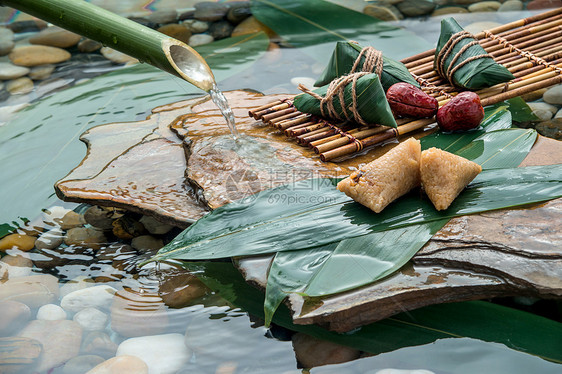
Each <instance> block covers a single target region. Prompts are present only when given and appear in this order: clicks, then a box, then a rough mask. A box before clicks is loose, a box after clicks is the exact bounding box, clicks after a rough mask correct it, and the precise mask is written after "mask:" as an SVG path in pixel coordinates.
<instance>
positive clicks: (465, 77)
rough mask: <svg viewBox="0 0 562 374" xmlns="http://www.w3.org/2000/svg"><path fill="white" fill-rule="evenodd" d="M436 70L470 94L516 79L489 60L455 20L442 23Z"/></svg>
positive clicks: (490, 58) (436, 55) (436, 54)
mask: <svg viewBox="0 0 562 374" xmlns="http://www.w3.org/2000/svg"><path fill="white" fill-rule="evenodd" d="M434 68H435V70H436V71H437V73H438V74H439V75H440V76H441V77H443V78H445V79H447V80H448V81H449V82H450V83H451V84H453V85H455V86H458V87H463V88H466V89H469V90H477V89H480V88H484V87H490V86H493V85H495V84H497V83H502V82H507V81H509V80H511V79H514V78H515V77H514V76H513V74H511V73H510V72H509V70H507V68H505V67H504V66H503V65H500V64H498V63H497V62H496V61H494V59H493V58H492V56H490V55H489V54H488V53H486V51H485V50H484V48H482V46H480V44H479V43H478V41H477V40H476V39H475V38H474V36H473V35H472V34H470V33H469V32H467V31H465V30H463V28H462V27H460V26H459V24H458V23H457V22H456V21H455V20H454V19H453V18H446V19H443V20H442V21H441V35H440V36H439V42H438V43H437V48H436V49H435V64H434Z"/></svg>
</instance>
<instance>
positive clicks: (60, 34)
mask: <svg viewBox="0 0 562 374" xmlns="http://www.w3.org/2000/svg"><path fill="white" fill-rule="evenodd" d="M80 38H81V37H80V35H78V34H75V33H73V32H70V31H68V30H65V29H61V28H60V27H56V26H53V27H49V28H47V29H45V30H41V31H40V32H39V33H37V34H35V35H33V36H32V37H31V38H29V42H30V43H31V44H39V45H47V46H50V47H58V48H70V47H73V46H75V45H76V44H78V42H79V41H80Z"/></svg>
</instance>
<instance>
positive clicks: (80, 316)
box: [72, 308, 108, 331]
mask: <svg viewBox="0 0 562 374" xmlns="http://www.w3.org/2000/svg"><path fill="white" fill-rule="evenodd" d="M72 319H73V320H74V322H77V323H78V324H79V325H80V326H81V327H82V329H83V330H85V331H96V330H103V329H105V326H106V325H107V321H108V316H107V314H105V313H104V312H102V311H100V310H99V309H96V308H85V309H82V310H81V311H79V312H78V313H76V314H75V315H74V317H73V318H72Z"/></svg>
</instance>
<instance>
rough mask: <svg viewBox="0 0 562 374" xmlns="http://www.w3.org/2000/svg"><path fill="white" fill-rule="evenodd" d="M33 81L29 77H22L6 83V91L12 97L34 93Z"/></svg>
mask: <svg viewBox="0 0 562 374" xmlns="http://www.w3.org/2000/svg"><path fill="white" fill-rule="evenodd" d="M33 87H34V85H33V81H32V80H31V79H29V78H28V77H21V78H17V79H14V80H11V81H8V83H6V91H8V92H9V93H10V94H12V95H23V94H27V93H30V92H31V91H33Z"/></svg>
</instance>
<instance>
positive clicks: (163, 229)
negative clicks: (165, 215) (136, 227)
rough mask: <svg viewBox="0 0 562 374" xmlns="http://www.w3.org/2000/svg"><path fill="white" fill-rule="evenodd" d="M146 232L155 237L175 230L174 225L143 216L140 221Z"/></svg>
mask: <svg viewBox="0 0 562 374" xmlns="http://www.w3.org/2000/svg"><path fill="white" fill-rule="evenodd" d="M139 222H140V223H142V224H143V226H144V228H145V229H146V231H148V232H149V233H151V234H154V235H164V234H166V233H168V232H169V231H170V230H171V229H173V228H174V226H172V225H168V224H166V223H162V222H160V221H158V220H157V219H156V218H154V217H151V216H143V217H142V218H141V219H140V220H139Z"/></svg>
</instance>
